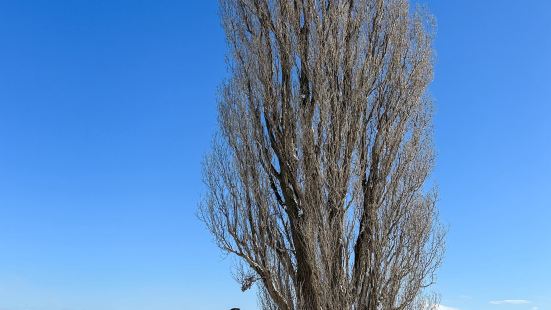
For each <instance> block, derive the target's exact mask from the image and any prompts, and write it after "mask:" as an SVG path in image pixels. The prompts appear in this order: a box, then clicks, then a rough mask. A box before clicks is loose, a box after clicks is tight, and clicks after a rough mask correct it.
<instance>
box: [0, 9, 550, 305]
mask: <svg viewBox="0 0 551 310" xmlns="http://www.w3.org/2000/svg"><path fill="white" fill-rule="evenodd" d="M421 2H424V3H426V4H427V5H428V8H429V9H430V10H431V11H432V13H433V14H434V15H435V16H436V18H437V21H438V30H437V38H436V41H435V48H436V53H437V57H436V67H435V69H436V70H435V72H436V73H435V80H434V83H433V84H432V85H431V94H432V96H433V97H434V99H435V102H436V113H435V119H434V128H435V140H436V141H435V142H436V150H437V154H438V160H437V165H436V168H435V171H434V174H433V179H434V180H435V182H436V183H437V184H438V187H439V189H440V195H439V207H440V210H441V211H440V215H441V219H442V221H443V222H444V223H445V224H446V225H448V227H449V233H448V239H447V253H446V259H445V263H444V265H443V267H442V268H441V270H440V273H439V279H438V280H439V282H438V284H437V285H436V287H435V289H436V290H437V291H439V292H440V294H441V297H442V304H443V305H445V307H444V306H443V307H442V309H450V308H453V309H460V310H494V309H495V310H501V309H503V310H517V309H518V310H551V283H550V279H551V263H550V262H551V228H550V225H549V223H548V222H549V218H550V217H551V195H550V194H551V2H549V1H547V0H540V1H536V0H527V1H512V0H503V1H480V0H461V1H460V0H450V1H436V0H430V1H429V0H427V1H421ZM225 55H226V45H225V41H224V34H223V31H222V29H221V28H220V24H219V20H218V16H217V4H216V1H176V0H155V1H153V0H141V1H134V0H132V1H130V0H109V1H108V0H94V1H92V0H80V1H76V0H73V1H71V0H65V1H52V0H50V1H46V0H29V1H1V0H0V310H98V309H101V310H177V309H206V310H209V309H213V310H214V309H229V308H231V307H241V309H243V310H248V309H256V308H257V307H256V296H255V294H254V292H246V293H241V291H240V290H239V286H238V285H237V284H236V283H235V282H234V281H233V279H232V276H231V272H230V267H231V265H232V259H231V257H225V256H224V255H222V254H221V253H220V252H219V251H218V249H217V248H216V247H215V245H214V244H213V243H212V240H211V237H210V235H209V234H208V232H207V231H206V230H205V228H204V227H203V225H202V223H201V222H200V221H198V219H197V217H196V208H197V203H198V201H199V200H200V197H201V193H202V191H203V185H202V183H201V174H200V170H201V160H202V157H203V155H204V154H205V153H206V152H208V150H209V146H210V141H211V137H212V135H213V133H214V131H215V128H216V117H217V116H216V98H217V94H216V91H217V87H218V85H219V84H220V82H221V81H222V79H223V78H224V76H225V75H226V71H225V61H224V57H225Z"/></svg>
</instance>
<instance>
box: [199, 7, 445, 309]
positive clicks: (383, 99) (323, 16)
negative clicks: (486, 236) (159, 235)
mask: <svg viewBox="0 0 551 310" xmlns="http://www.w3.org/2000/svg"><path fill="white" fill-rule="evenodd" d="M220 8H221V17H222V22H223V25H224V28H225V31H226V34H227V40H228V42H229V47H230V51H231V53H230V56H231V57H230V60H229V70H230V73H231V77H230V78H229V79H228V80H227V81H226V82H225V83H224V84H223V87H222V89H221V94H220V101H219V106H218V111H219V124H220V133H219V135H218V136H217V137H216V138H215V139H214V142H213V150H212V153H211V154H210V155H209V156H207V158H206V159H205V164H204V181H205V184H206V187H207V193H206V196H205V199H204V200H203V202H202V204H201V206H200V216H201V218H202V219H203V221H204V222H205V223H206V224H207V226H208V228H209V230H210V231H211V233H212V235H213V236H214V238H215V240H216V243H217V245H218V246H219V247H220V248H221V249H222V250H223V251H225V252H227V253H231V254H234V255H236V256H237V257H238V258H239V260H240V261H241V262H242V264H241V265H240V269H239V272H238V275H237V278H238V280H239V281H240V282H241V285H242V289H243V290H246V289H248V288H250V287H251V286H252V285H253V284H255V283H256V284H258V288H259V294H260V304H261V306H262V308H264V309H289V310H291V309H313V310H317V309H365V310H376V309H377V310H378V309H385V310H386V309H421V308H426V307H429V306H430V305H431V304H432V303H431V301H429V300H428V299H427V298H428V297H427V296H429V295H427V291H426V288H427V287H428V286H430V285H431V284H433V283H434V281H435V272H436V270H437V268H438V266H439V265H440V262H441V257H442V253H443V249H444V232H443V229H442V227H441V225H439V224H438V221H437V209H436V207H435V201H436V191H435V190H434V189H432V188H428V186H425V183H426V182H425V181H426V179H427V177H428V176H429V174H430V171H431V169H432V166H433V161H434V154H433V148H432V128H431V123H432V121H431V116H432V102H431V100H430V98H429V96H428V94H427V87H428V85H429V83H430V81H431V80H432V61H433V54H432V20H431V18H430V16H429V15H428V14H425V13H423V12H422V11H421V10H419V9H416V10H412V9H410V7H409V4H408V1H407V0H348V1H345V0H334V1H331V0H221V1H220Z"/></svg>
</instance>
